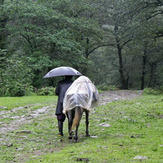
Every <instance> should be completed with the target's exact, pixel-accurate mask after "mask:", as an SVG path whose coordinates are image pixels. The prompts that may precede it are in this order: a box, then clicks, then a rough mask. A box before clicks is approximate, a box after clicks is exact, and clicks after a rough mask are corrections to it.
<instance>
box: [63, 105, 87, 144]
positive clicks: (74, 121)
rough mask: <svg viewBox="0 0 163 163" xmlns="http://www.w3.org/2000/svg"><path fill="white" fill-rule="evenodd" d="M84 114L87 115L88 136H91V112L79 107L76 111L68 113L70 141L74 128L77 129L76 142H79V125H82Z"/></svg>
mask: <svg viewBox="0 0 163 163" xmlns="http://www.w3.org/2000/svg"><path fill="white" fill-rule="evenodd" d="M83 112H85V114H86V136H90V135H89V130H88V125H89V119H88V118H89V111H88V110H86V109H83V108H81V107H79V106H76V107H75V108H74V109H72V110H69V111H67V112H66V114H67V118H68V130H69V137H68V138H69V139H72V130H73V129H74V127H76V130H75V136H74V140H75V141H77V140H78V128H79V124H80V120H81V118H82V114H83Z"/></svg>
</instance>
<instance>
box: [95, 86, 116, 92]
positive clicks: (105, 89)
mask: <svg viewBox="0 0 163 163" xmlns="http://www.w3.org/2000/svg"><path fill="white" fill-rule="evenodd" d="M97 88H98V89H99V90H102V91H115V90H118V88H117V87H116V86H114V85H107V84H101V85H98V86H97Z"/></svg>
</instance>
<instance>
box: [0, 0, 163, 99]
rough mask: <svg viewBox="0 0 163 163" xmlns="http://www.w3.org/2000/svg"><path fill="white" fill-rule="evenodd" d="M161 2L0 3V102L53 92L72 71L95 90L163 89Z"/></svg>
mask: <svg viewBox="0 0 163 163" xmlns="http://www.w3.org/2000/svg"><path fill="white" fill-rule="evenodd" d="M162 45H163V0H116V1H115V0H21V1H19V0H0V96H24V95H27V94H28V93H29V92H34V91H37V90H38V89H41V88H45V87H51V86H53V87H55V86H56V84H57V82H58V80H59V78H51V79H43V77H44V75H45V74H46V73H47V72H48V71H50V70H51V69H53V68H55V67H59V66H70V67H73V68H75V69H77V70H78V71H80V72H81V73H82V74H83V75H86V76H88V77H89V78H90V79H91V80H92V81H93V82H94V83H95V84H96V85H97V87H99V88H101V89H102V88H103V89H104V88H108V87H112V88H119V89H141V90H143V89H145V88H147V87H149V88H159V89H163V73H162V72H163V46H162Z"/></svg>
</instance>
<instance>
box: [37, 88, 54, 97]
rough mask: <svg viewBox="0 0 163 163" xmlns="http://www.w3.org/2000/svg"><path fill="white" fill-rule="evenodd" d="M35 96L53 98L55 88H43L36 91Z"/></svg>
mask: <svg viewBox="0 0 163 163" xmlns="http://www.w3.org/2000/svg"><path fill="white" fill-rule="evenodd" d="M37 95H41V96H54V95H55V88H54V87H44V88H41V89H38V91H37Z"/></svg>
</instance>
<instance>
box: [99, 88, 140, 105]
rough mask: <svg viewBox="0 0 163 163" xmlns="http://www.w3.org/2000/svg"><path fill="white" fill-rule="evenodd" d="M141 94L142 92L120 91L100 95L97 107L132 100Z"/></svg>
mask: <svg viewBox="0 0 163 163" xmlns="http://www.w3.org/2000/svg"><path fill="white" fill-rule="evenodd" d="M141 94H142V91H133V90H121V91H109V92H103V93H100V99H99V105H105V104H107V103H109V102H112V101H118V100H132V99H134V98H136V97H138V96H140V95H141Z"/></svg>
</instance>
